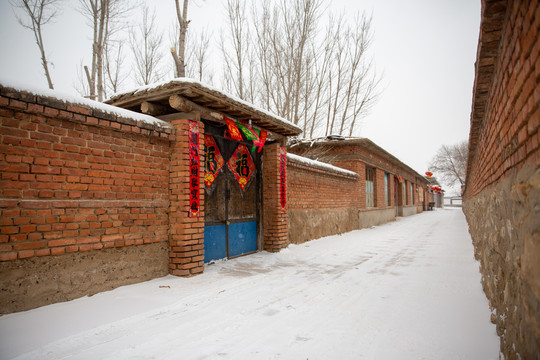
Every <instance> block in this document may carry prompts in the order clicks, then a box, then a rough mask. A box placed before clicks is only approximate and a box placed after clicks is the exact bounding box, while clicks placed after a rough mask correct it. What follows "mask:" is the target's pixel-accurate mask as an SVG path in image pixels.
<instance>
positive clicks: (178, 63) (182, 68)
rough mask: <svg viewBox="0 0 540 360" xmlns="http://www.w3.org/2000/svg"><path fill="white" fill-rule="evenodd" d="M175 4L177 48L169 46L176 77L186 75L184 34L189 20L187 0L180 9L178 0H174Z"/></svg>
mask: <svg viewBox="0 0 540 360" xmlns="http://www.w3.org/2000/svg"><path fill="white" fill-rule="evenodd" d="M174 3H175V5H176V18H177V19H178V25H179V28H178V29H179V31H178V48H176V47H171V55H172V57H173V60H174V64H175V72H176V76H177V77H184V76H186V35H187V30H188V25H189V23H190V21H189V20H188V19H187V16H188V5H189V1H188V0H184V3H183V6H182V9H180V0H174Z"/></svg>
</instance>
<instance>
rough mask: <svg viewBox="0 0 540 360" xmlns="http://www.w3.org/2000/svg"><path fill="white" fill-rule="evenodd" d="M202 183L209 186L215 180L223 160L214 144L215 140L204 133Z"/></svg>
mask: <svg viewBox="0 0 540 360" xmlns="http://www.w3.org/2000/svg"><path fill="white" fill-rule="evenodd" d="M204 149H205V161H204V185H206V187H207V188H210V187H211V186H212V184H213V183H214V181H215V180H216V178H217V176H218V174H219V172H220V171H221V168H222V167H223V165H225V160H224V159H223V156H221V152H220V151H219V148H218V146H217V144H216V141H215V140H214V138H213V137H212V136H211V135H204Z"/></svg>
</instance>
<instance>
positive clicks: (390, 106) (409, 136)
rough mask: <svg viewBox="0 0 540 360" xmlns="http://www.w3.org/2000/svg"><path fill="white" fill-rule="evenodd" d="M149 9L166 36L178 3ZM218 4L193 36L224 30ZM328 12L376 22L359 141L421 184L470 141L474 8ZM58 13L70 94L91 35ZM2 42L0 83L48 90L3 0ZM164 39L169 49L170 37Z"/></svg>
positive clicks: (208, 1)
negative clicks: (371, 90)
mask: <svg viewBox="0 0 540 360" xmlns="http://www.w3.org/2000/svg"><path fill="white" fill-rule="evenodd" d="M147 3H148V4H149V5H150V6H156V8H157V14H158V20H159V23H160V25H161V26H162V27H163V28H164V29H169V28H170V26H171V24H172V23H173V21H174V11H175V10H174V1H173V0H155V1H150V0H148V1H147ZM222 3H223V0H205V1H202V0H198V1H196V2H192V4H191V5H190V9H189V13H190V16H189V18H190V19H191V21H192V22H191V25H190V26H192V27H196V28H209V29H211V30H212V29H214V30H213V31H214V34H218V33H219V24H222V23H223V21H224V20H223V17H222V16H221V14H222V12H223V5H222ZM330 4H331V6H332V7H335V10H336V11H339V10H341V9H346V12H347V13H350V12H353V11H366V12H367V13H372V14H373V35H374V40H373V44H372V49H371V50H372V54H373V59H374V63H375V66H376V68H377V71H378V72H379V73H382V74H383V87H382V89H383V91H382V94H381V97H380V100H379V101H378V103H377V104H376V105H375V107H374V108H373V110H372V111H371V113H370V114H369V115H368V116H367V117H366V118H364V120H363V121H362V127H361V133H360V135H361V136H363V137H368V138H370V139H371V140H373V141H374V142H375V143H377V144H378V145H379V146H381V147H382V148H384V149H385V150H387V151H389V152H390V153H392V154H393V155H394V156H396V157H397V158H399V159H400V160H401V161H403V162H405V163H406V164H408V165H409V166H411V167H412V168H413V169H415V170H416V171H417V172H419V173H420V174H423V173H424V172H425V171H427V167H428V163H429V161H430V160H431V158H432V157H433V156H434V154H435V153H436V151H437V149H438V148H439V147H440V146H441V145H442V144H454V143H457V142H459V141H461V140H466V139H468V135H469V120H470V112H471V100H472V85H473V80H474V61H475V58H476V47H477V42H478V32H479V24H480V1H479V0H452V1H448V0H408V1H403V0H363V1H358V0H351V1H346V0H338V1H336V0H334V1H331V2H330ZM63 5H64V9H63V10H62V12H61V14H60V16H58V18H57V20H56V22H55V23H54V24H50V25H47V26H46V27H44V29H43V36H44V42H45V47H46V51H47V56H48V60H49V61H50V62H52V63H53V66H52V68H51V69H50V70H51V76H52V79H53V83H54V84H55V89H57V90H59V91H61V92H64V93H74V92H75V90H74V84H75V83H76V82H77V67H78V66H79V65H80V63H81V61H82V60H83V59H85V61H86V59H89V57H90V50H91V48H90V30H89V28H88V26H87V25H86V22H85V19H84V18H82V16H81V15H80V14H78V13H77V12H76V11H75V8H76V7H77V6H78V1H76V0H64V2H63ZM166 31H168V30H166ZM0 34H2V36H1V37H0V48H1V49H3V51H2V56H0V82H1V81H10V82H11V81H15V82H17V83H19V84H28V86H31V87H33V88H36V87H39V86H41V87H47V82H46V79H45V76H44V75H43V70H42V67H41V63H40V57H39V52H38V49H37V46H36V44H35V41H34V39H33V34H32V32H31V31H29V30H25V29H23V28H22V27H21V26H20V25H19V24H18V23H17V21H16V19H15V17H14V15H13V11H12V9H11V7H10V5H9V2H8V0H0ZM215 38H217V36H215ZM164 39H165V40H167V41H168V34H166V35H165V37H164ZM167 55H168V54H167ZM217 55H219V54H218V51H217V50H215V51H214V56H217Z"/></svg>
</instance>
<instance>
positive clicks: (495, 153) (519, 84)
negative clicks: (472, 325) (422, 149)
mask: <svg viewBox="0 0 540 360" xmlns="http://www.w3.org/2000/svg"><path fill="white" fill-rule="evenodd" d="M539 82H540V6H539V3H538V1H517V0H484V1H482V16H481V24H480V36H479V41H478V49H477V57H476V65H475V81H474V89H473V104H472V113H471V130H470V136H469V159H468V164H467V177H466V181H465V184H466V185H465V192H464V194H463V211H464V212H465V214H466V216H467V221H468V223H469V231H470V233H471V237H472V240H473V244H474V247H475V256H476V258H477V259H478V260H479V261H480V271H481V273H482V285H483V288H484V291H485V293H486V295H487V297H488V299H489V302H490V307H491V309H492V311H493V315H492V321H493V322H494V323H495V324H496V325H497V333H498V334H499V336H500V339H501V352H502V354H503V357H504V358H505V359H538V358H539V356H540V355H539V354H540V212H539V209H540V168H539V164H540V148H539V145H538V144H539V142H540V106H539V104H540V86H539Z"/></svg>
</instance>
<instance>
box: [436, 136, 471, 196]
mask: <svg viewBox="0 0 540 360" xmlns="http://www.w3.org/2000/svg"><path fill="white" fill-rule="evenodd" d="M468 153H469V143H468V141H466V140H464V141H461V142H459V143H457V144H455V145H442V146H441V147H440V148H439V150H438V151H437V153H436V154H435V157H433V159H432V160H431V163H430V165H429V171H431V172H433V173H434V174H435V175H437V176H438V177H439V178H440V179H441V180H442V181H443V182H444V183H446V184H447V185H449V186H452V185H454V184H455V183H456V182H459V183H460V184H461V185H464V184H465V176H466V172H467V157H468Z"/></svg>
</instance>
